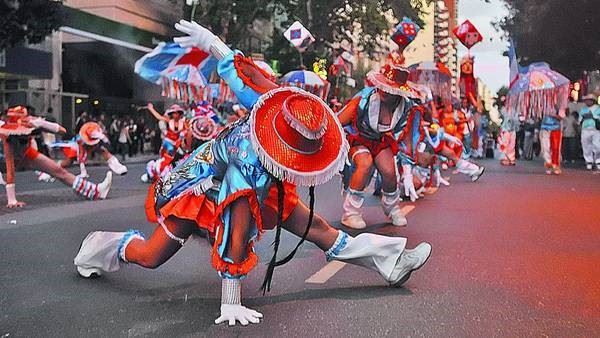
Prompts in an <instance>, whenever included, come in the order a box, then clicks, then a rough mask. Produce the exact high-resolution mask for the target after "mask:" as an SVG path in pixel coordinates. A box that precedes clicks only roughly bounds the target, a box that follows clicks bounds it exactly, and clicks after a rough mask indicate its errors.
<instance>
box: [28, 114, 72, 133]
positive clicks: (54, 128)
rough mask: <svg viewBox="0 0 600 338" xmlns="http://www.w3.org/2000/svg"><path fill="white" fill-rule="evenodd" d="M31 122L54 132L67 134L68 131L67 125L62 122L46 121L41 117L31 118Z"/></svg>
mask: <svg viewBox="0 0 600 338" xmlns="http://www.w3.org/2000/svg"><path fill="white" fill-rule="evenodd" d="M29 124H30V125H31V126H32V127H34V128H36V129H41V130H43V131H46V132H49V133H53V134H65V133H66V132H67V130H66V129H65V127H63V126H61V125H60V124H58V123H54V122H49V121H46V119H44V118H41V117H34V118H31V119H29Z"/></svg>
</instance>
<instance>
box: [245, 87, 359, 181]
mask: <svg viewBox="0 0 600 338" xmlns="http://www.w3.org/2000/svg"><path fill="white" fill-rule="evenodd" d="M250 128H251V133H250V138H251V141H252V145H253V147H254V150H255V151H256V153H257V154H258V158H259V159H260V161H261V164H262V165H263V166H264V167H265V169H266V170H267V171H268V172H269V173H271V175H273V176H275V177H276V178H278V179H280V180H285V181H287V182H290V183H293V184H296V185H301V186H315V185H319V184H323V183H325V182H327V181H329V180H330V179H331V178H332V177H333V176H334V175H335V174H336V173H337V172H339V171H341V170H342V169H343V167H344V163H345V159H346V156H347V154H348V148H349V146H348V142H347V141H346V138H345V136H344V132H343V130H342V126H341V125H340V123H339V121H338V119H337V118H336V116H335V114H334V113H333V111H332V110H331V109H330V108H329V107H328V106H327V104H325V102H323V101H322V100H321V99H320V98H319V97H317V96H316V95H313V94H311V93H308V92H306V91H304V90H302V89H299V88H294V87H286V88H278V89H273V90H270V91H268V92H267V93H266V94H264V95H262V96H261V97H260V98H259V100H258V102H257V103H256V104H255V105H254V107H253V108H252V112H251V113H250Z"/></svg>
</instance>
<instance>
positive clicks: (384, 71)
mask: <svg viewBox="0 0 600 338" xmlns="http://www.w3.org/2000/svg"><path fill="white" fill-rule="evenodd" d="M409 74H410V72H409V70H408V69H407V68H405V67H403V66H400V65H398V64H396V63H387V64H385V65H383V67H381V69H380V70H379V71H376V70H372V71H370V72H369V73H368V74H367V80H368V81H369V83H370V84H371V85H373V86H374V87H375V88H377V89H379V90H381V91H383V92H385V93H388V94H391V95H398V96H404V97H408V98H411V99H419V98H421V96H422V94H421V92H420V91H419V90H418V89H417V88H416V86H415V85H414V84H413V83H411V82H409V81H408V75H409Z"/></svg>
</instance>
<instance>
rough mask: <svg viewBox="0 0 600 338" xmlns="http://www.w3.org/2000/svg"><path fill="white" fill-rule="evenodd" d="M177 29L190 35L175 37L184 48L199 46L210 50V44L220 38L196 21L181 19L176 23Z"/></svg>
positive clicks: (204, 49)
mask: <svg viewBox="0 0 600 338" xmlns="http://www.w3.org/2000/svg"><path fill="white" fill-rule="evenodd" d="M175 29H177V30H178V31H180V32H182V33H184V34H187V35H188V36H182V37H177V38H174V39H173V41H175V42H176V43H178V44H179V45H180V46H181V47H184V48H188V47H198V48H200V49H201V50H203V51H205V52H210V46H211V45H212V44H213V42H214V41H215V40H216V39H218V37H217V36H216V35H214V34H213V33H212V32H211V31H209V30H208V29H206V28H205V27H202V26H200V25H199V24H197V23H196V22H194V21H191V22H190V21H186V20H181V21H179V23H176V24H175Z"/></svg>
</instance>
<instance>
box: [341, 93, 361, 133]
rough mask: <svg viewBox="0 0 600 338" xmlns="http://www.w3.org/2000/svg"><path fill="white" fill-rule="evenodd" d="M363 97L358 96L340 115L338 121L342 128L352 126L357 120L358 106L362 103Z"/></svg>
mask: <svg viewBox="0 0 600 338" xmlns="http://www.w3.org/2000/svg"><path fill="white" fill-rule="evenodd" d="M360 100H361V97H359V96H356V97H354V98H352V100H350V102H348V104H347V105H346V106H344V108H342V110H340V112H339V113H338V116H337V117H338V120H340V123H341V124H342V126H347V125H349V124H351V123H352V122H353V121H354V120H355V119H356V112H357V111H358V104H359V103H360Z"/></svg>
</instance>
